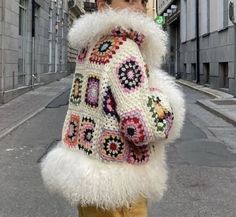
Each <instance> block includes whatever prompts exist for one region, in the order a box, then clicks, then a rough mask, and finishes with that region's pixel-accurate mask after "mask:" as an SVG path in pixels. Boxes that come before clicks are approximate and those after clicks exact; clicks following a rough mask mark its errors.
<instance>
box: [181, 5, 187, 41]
mask: <svg viewBox="0 0 236 217" xmlns="http://www.w3.org/2000/svg"><path fill="white" fill-rule="evenodd" d="M180 25H181V42H182V43H183V42H185V41H186V40H187V1H186V0H182V1H181V24H180Z"/></svg>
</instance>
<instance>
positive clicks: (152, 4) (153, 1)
mask: <svg viewBox="0 0 236 217" xmlns="http://www.w3.org/2000/svg"><path fill="white" fill-rule="evenodd" d="M147 14H148V16H150V17H152V18H153V19H155V18H156V16H157V0H148V3H147Z"/></svg>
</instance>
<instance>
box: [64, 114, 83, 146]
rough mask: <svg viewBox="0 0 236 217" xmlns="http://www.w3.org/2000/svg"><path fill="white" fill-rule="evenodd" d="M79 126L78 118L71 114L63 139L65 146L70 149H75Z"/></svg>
mask: <svg viewBox="0 0 236 217" xmlns="http://www.w3.org/2000/svg"><path fill="white" fill-rule="evenodd" d="M79 124H80V117H79V116H78V115H76V114H71V116H70V120H69V122H68V126H67V129H66V134H65V137H64V142H65V144H66V145H68V146H69V147H70V148H75V147H77V144H78V140H79Z"/></svg>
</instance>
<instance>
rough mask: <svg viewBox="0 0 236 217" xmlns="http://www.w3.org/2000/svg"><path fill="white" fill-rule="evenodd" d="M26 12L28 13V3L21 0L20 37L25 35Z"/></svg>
mask: <svg viewBox="0 0 236 217" xmlns="http://www.w3.org/2000/svg"><path fill="white" fill-rule="evenodd" d="M25 11H26V2H25V0H20V2H19V35H23V33H24V26H25Z"/></svg>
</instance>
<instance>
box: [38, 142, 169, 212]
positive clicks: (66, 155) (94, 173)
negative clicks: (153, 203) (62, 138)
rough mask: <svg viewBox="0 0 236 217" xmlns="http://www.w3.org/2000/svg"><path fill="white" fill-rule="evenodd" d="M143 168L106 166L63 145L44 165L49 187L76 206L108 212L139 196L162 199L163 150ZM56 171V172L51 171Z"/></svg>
mask: <svg viewBox="0 0 236 217" xmlns="http://www.w3.org/2000/svg"><path fill="white" fill-rule="evenodd" d="M154 155H156V156H152V159H151V160H150V161H149V162H148V163H147V164H146V165H143V166H135V165H130V164H127V163H122V164H118V163H114V162H110V163H109V162H107V163H103V162H100V161H98V160H96V159H91V158H90V157H88V156H86V155H85V154H83V153H82V152H79V151H73V150H69V149H67V148H65V147H63V145H62V143H59V144H58V146H57V147H56V148H55V149H53V150H52V151H51V152H50V153H49V154H48V155H47V156H46V158H45V159H44V161H43V163H42V164H41V167H42V170H41V171H42V176H43V180H44V182H45V184H46V186H47V187H48V188H49V189H50V190H51V191H53V192H58V193H60V194H62V195H63V196H64V197H65V198H67V199H68V200H69V201H70V202H71V203H72V204H73V205H78V204H81V205H96V206H98V207H102V208H105V209H113V208H117V207H122V206H129V203H130V202H132V201H134V200H136V199H137V198H138V197H140V196H143V197H145V198H149V199H153V200H159V199H160V198H161V197H162V196H163V193H164V191H165V190H166V180H167V173H166V165H165V152H164V147H162V146H159V147H158V150H157V152H156V153H155V154H154ZM52 171H53V172H52Z"/></svg>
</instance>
